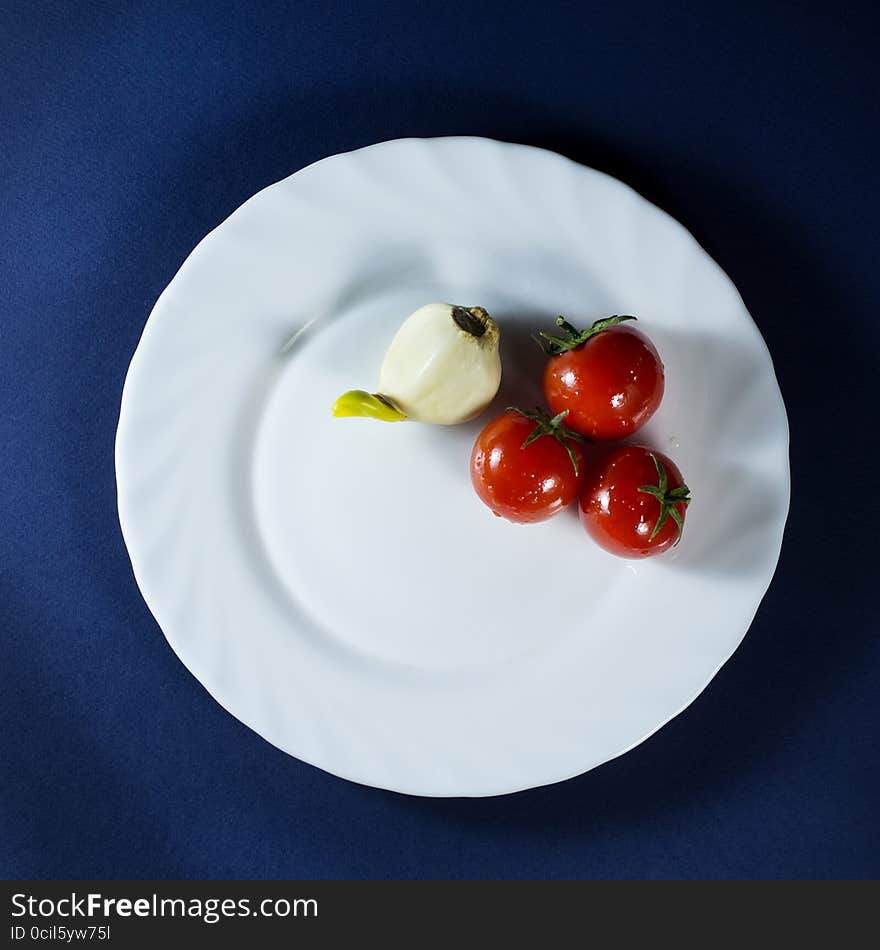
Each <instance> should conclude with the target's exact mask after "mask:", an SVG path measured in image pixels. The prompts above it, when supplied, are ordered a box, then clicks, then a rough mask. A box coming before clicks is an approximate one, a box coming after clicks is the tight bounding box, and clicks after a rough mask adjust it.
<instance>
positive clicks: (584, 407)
mask: <svg viewBox="0 0 880 950" xmlns="http://www.w3.org/2000/svg"><path fill="white" fill-rule="evenodd" d="M622 320H635V317H627V316H624V317H619V316H614V317H609V318H608V319H606V320H597V321H596V322H595V323H594V324H593V325H592V326H591V327H590V328H589V329H588V330H584V331H583V332H582V333H579V332H578V331H577V330H575V329H574V327H572V325H571V324H570V323H568V322H566V321H565V320H564V319H563V318H562V317H560V318H559V319H558V320H557V321H556V323H557V326H559V327H560V328H561V329H562V331H563V333H564V336H560V337H556V336H551V335H550V334H547V333H541V334H539V336H540V337H542V338H543V341H542V345H543V346H544V349H545V350H546V352H547V353H549V354H550V359H549V360H548V362H547V366H546V367H545V369H544V398H545V399H546V400H547V402H548V403H549V404H550V408H551V410H552V411H553V412H555V413H558V412H565V411H567V412H568V415H567V416H566V420H565V423H566V425H568V426H569V427H570V428H572V429H574V430H575V432H580V433H581V435H585V436H587V437H588V438H590V439H596V440H605V439H623V438H626V436H628V435H632V433H633V432H635V431H636V430H637V429H640V428H641V427H642V426H643V425H644V424H645V423H646V422H647V421H648V419H650V418H651V416H652V415H654V413H655V412H656V410H657V407H658V406H659V405H660V400H661V399H662V398H663V387H664V377H663V363H662V362H661V360H660V356H659V354H658V353H657V350H656V349H655V348H654V344H653V343H651V341H650V340H649V339H648V338H647V337H646V336H645V335H644V334H643V333H640V332H639V331H638V330H636V329H635V328H634V327H631V326H626V325H621V321H622Z"/></svg>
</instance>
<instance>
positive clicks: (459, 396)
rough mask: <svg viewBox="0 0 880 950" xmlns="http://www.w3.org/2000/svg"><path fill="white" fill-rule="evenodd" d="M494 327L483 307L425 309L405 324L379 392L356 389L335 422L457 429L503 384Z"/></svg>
mask: <svg viewBox="0 0 880 950" xmlns="http://www.w3.org/2000/svg"><path fill="white" fill-rule="evenodd" d="M499 336H500V334H499V332H498V326H497V324H496V323H495V321H494V320H493V319H492V318H491V317H490V316H489V314H488V313H486V311H485V310H484V309H483V308H482V307H457V306H453V305H452V304H448V303H429V304H427V305H426V306H424V307H419V309H418V310H416V311H415V313H413V314H412V315H411V316H409V317H408V318H407V319H406V321H405V322H404V323H403V325H402V326H401V328H400V329H399V330H398V331H397V335H396V336H395V337H394V339H393V340H392V341H391V345H390V346H389V347H388V351H387V352H386V354H385V359H384V360H383V362H382V369H381V370H380V372H379V391H378V392H376V393H368V392H365V391H364V390H360V389H356V390H351V391H350V392H347V393H344V394H343V395H342V396H340V397H339V399H337V400H336V402H335V403H334V404H333V415H335V416H370V417H372V418H374V419H381V420H383V421H385V422H400V421H402V420H403V419H413V420H415V421H417V422H433V423H435V424H437V425H455V424H456V423H458V422H465V421H466V420H467V419H472V418H473V417H474V416H476V415H478V414H479V413H480V412H482V411H483V410H484V409H485V408H486V406H488V405H489V403H490V402H491V401H492V399H493V398H494V397H495V393H497V392H498V386H499V385H500V383H501V357H500V356H499V353H498V342H499Z"/></svg>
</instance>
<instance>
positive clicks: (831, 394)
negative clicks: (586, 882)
mask: <svg viewBox="0 0 880 950" xmlns="http://www.w3.org/2000/svg"><path fill="white" fill-rule="evenodd" d="M870 7H871V5H869V4H867V3H866V4H865V5H864V6H863V7H862V8H861V9H860V8H859V6H858V5H857V4H827V5H823V4H798V5H796V4H783V3H777V4H766V3H763V2H761V3H759V2H753V0H745V2H739V3H730V4H727V5H725V7H724V8H723V9H719V8H718V5H716V4H710V3H671V4H661V3H656V2H650V0H632V2H620V3H605V2H603V3H574V2H571V3H566V2H559V0H549V2H542V3H535V4H526V3H515V2H510V0H506V2H484V3H471V2H464V0H445V2H443V3H435V2H433V0H421V2H418V3H412V2H388V3H379V2H375V0H357V2H348V3H342V2H337V3H326V4H325V3H313V2H299V3H292V4H289V5H285V4H281V3H259V2H247V3H245V2H239V0H236V2H228V3H227V2H211V3H207V2H194V0H188V2H185V3H183V2H181V3H164V2H150V3H122V2H106V3H95V2H91V3H88V2H83V3H67V2H63V3H62V2H59V3H45V2H39V0H22V2H12V3H11V2H0V64H2V82H0V133H2V139H0V143H2V144H0V676H2V690H0V723H2V726H0V874H2V875H3V876H25V875H27V876H31V875H34V876H45V877H62V876H64V877H67V876H83V877H102V876H106V877H117V876H125V877H127V876H131V877H153V876H156V877H229V876H244V877H251V876H253V877H263V876H266V877H600V876H601V877H829V876H830V877H862V876H868V875H873V876H876V875H877V873H878V872H880V866H878V857H877V855H878V851H880V849H878V844H880V841H878V818H877V803H878V800H880V794H878V793H880V770H878V756H877V729H876V727H877V723H878V714H880V689H878V682H880V638H878V635H877V634H878V622H877V620H878V614H877V608H876V596H875V594H874V589H875V588H876V581H875V578H874V575H875V573H876V568H875V565H874V563H873V560H872V558H873V557H874V556H875V547H874V544H873V541H874V539H875V537H877V534H878V528H880V524H878V489H877V487H876V483H877V476H876V473H875V471H874V470H872V469H871V467H870V466H871V463H872V458H873V461H876V455H877V449H876V438H877V431H876V415H875V412H874V407H875V406H876V397H875V396H874V395H873V393H874V390H873V389H872V388H870V387H871V386H876V385H877V382H878V373H877V368H878V366H877V364H878V359H877V353H878V345H880V320H878V316H877V311H878V304H880V268H878V263H877V256H878V246H877V236H876V232H877V221H878V217H880V206H878V205H880V202H878V187H877V154H878V145H880V136H878V126H877V119H878V112H877V79H878V76H877V69H876V65H875V58H876V39H877V35H878V15H877V14H876V13H872V12H871V10H870ZM451 133H467V134H477V135H488V136H492V137H495V138H500V139H507V140H512V141H520V142H526V143H530V144H534V145H541V146H545V147H548V148H551V149H555V150H558V151H561V152H564V153H565V154H567V155H569V156H571V157H573V158H575V159H577V160H579V161H581V162H583V163H585V164H589V165H593V166H596V167H598V168H601V169H603V170H606V171H609V172H611V173H612V174H614V175H617V176H618V177H620V178H622V179H623V180H624V181H626V182H628V183H630V184H632V185H634V186H635V187H636V188H637V189H638V190H640V191H641V192H642V193H643V194H645V195H646V196H647V197H648V198H650V199H651V200H653V201H655V202H657V203H658V204H659V205H660V206H662V207H663V208H665V209H667V210H668V211H669V212H671V213H672V214H673V215H675V216H676V217H678V218H679V219H680V220H681V221H682V222H683V223H684V224H685V225H686V226H687V227H689V228H690V229H691V230H692V231H693V233H694V234H695V235H696V237H697V238H698V240H699V241H700V242H701V243H702V244H703V245H704V246H705V247H706V248H707V250H708V251H709V252H710V253H711V254H712V255H713V256H714V257H715V258H716V259H717V260H718V261H719V263H720V264H721V265H722V267H724V268H725V269H726V271H727V272H728V273H729V274H730V275H731V277H732V278H733V279H734V281H735V282H736V284H737V286H738V287H739V289H740V291H741V293H742V294H743V296H744V298H745V301H746V304H747V305H748V307H749V310H750V311H751V313H752V314H753V315H754V317H755V319H756V320H757V322H758V324H759V325H760V327H761V329H762V331H763V333H764V336H765V338H766V339H767V341H768V343H769V346H770V349H771V351H772V353H773V356H774V359H775V363H776V368H777V372H778V375H779V379H780V383H781V386H782V390H783V394H784V395H785V398H786V401H787V404H788V410H789V414H790V419H791V431H792V474H793V483H794V490H793V503H792V510H791V517H790V521H789V527H788V531H787V535H786V543H785V547H784V550H783V555H782V561H781V565H780V568H779V572H778V574H777V577H776V580H775V582H774V584H773V586H772V588H771V590H770V592H769V594H768V596H767V598H766V600H765V602H764V604H763V606H762V607H761V609H760V611H759V613H758V616H757V619H756V621H755V623H754V625H753V627H752V630H751V633H750V634H749V635H748V637H747V638H746V640H745V642H744V643H743V645H742V647H741V648H740V649H739V650H738V651H737V653H736V655H735V656H734V658H733V659H732V660H731V662H730V663H728V664H727V666H725V667H724V669H723V670H722V671H721V673H720V674H719V675H718V677H717V678H716V679H715V681H714V682H713V683H712V685H711V686H710V688H709V689H708V690H707V691H706V692H705V693H704V694H703V695H702V696H701V697H700V698H699V699H698V700H697V701H696V702H695V703H694V704H693V706H691V707H690V708H689V709H688V710H687V711H686V713H685V714H684V715H682V716H680V717H678V718H677V719H675V720H674V721H673V722H672V723H670V724H669V725H667V726H666V727H665V728H664V729H663V730H661V732H660V733H659V734H657V735H656V736H655V737H653V738H652V739H650V740H649V741H648V742H646V743H645V744H644V745H642V746H640V747H639V748H637V749H635V750H634V751H633V752H630V753H629V754H628V755H626V756H624V757H622V758H620V759H618V760H616V761H614V762H611V763H608V764H607V765H605V766H603V767H601V768H599V769H597V770H595V771H593V772H591V773H589V774H586V775H583V776H581V777H580V778H577V779H574V780H572V781H569V782H566V783H563V784H561V785H558V786H554V787H549V788H543V789H538V790H534V791H530V792H525V793H521V794H518V795H514V796H510V797H506V798H500V799H493V800H476V801H468V800H446V801H444V800H421V799H416V798H407V797H405V796H400V795H395V794H389V793H386V792H382V791H377V790H375V789H370V788H363V787H359V786H357V785H353V784H350V783H347V782H344V781H341V780H339V779H336V778H333V777H331V776H329V775H326V774H324V773H323V772H321V771H319V770H317V769H315V768H312V767H310V766H308V765H304V764H302V763H300V762H298V761H296V760H295V759H292V758H289V757H288V756H286V755H284V754H283V753H281V752H279V751H277V750H276V749H274V748H272V747H271V746H269V745H268V744H267V743H266V742H264V741H263V740H262V739H260V738H259V737H258V736H256V735H255V734H253V733H252V732H250V731H249V730H248V729H247V728H245V727H244V726H243V725H241V724H240V723H238V722H237V721H236V720H235V719H233V717H232V716H230V715H228V714H227V713H225V712H224V711H223V710H222V709H221V708H220V707H219V706H217V705H216V704H215V703H214V701H213V700H212V699H211V698H210V697H209V696H208V695H207V693H206V692H205V691H204V690H203V689H202V687H201V686H200V685H199V684H198V682H197V681H196V680H195V679H194V678H193V677H192V676H191V675H190V674H189V673H188V672H187V671H186V670H185V669H184V667H183V665H182V664H181V663H180V662H179V661H178V660H177V659H176V658H175V656H174V654H173V653H172V652H171V650H170V648H169V647H168V646H167V644H166V643H165V640H164V638H163V637H162V635H161V633H160V631H159V629H158V627H157V626H156V624H155V622H154V621H153V619H152V617H151V615H150V613H149V611H148V610H147V608H146V606H145V605H144V603H143V601H142V600H141V598H140V595H139V593H138V591H137V588H136V587H135V584H134V580H133V578H132V574H131V570H130V566H129V562H128V559H127V556H126V552H125V548H124V546H123V543H122V539H121V537H120V533H119V529H118V524H117V518H116V501H115V484H114V472H113V439H114V432H115V426H116V419H117V412H118V405H119V398H120V392H121V387H122V382H123V379H124V376H125V372H126V369H127V366H128V361H129V359H130V357H131V354H132V352H133V350H134V347H135V345H136V343H137V340H138V337H139V335H140V332H141V329H142V327H143V324H144V321H145V320H146V317H147V315H148V313H149V311H150V308H151V306H152V304H153V302H154V301H155V299H156V297H157V296H158V294H159V293H160V292H161V290H162V289H163V288H164V286H165V285H166V284H167V283H168V281H169V280H170V279H171V277H172V276H173V275H174V273H175V271H176V269H177V267H178V266H179V264H180V263H181V261H182V260H183V258H184V257H185V256H186V254H187V253H188V252H189V251H190V250H191V248H192V247H193V246H194V245H195V244H196V242H197V241H198V240H199V239H200V238H201V237H202V236H203V235H204V234H205V233H206V232H207V231H209V230H210V229H211V228H213V227H214V226H215V225H217V224H218V223H219V222H220V221H222V220H223V219H224V218H225V217H226V216H227V215H228V214H229V213H230V212H231V211H233V210H234V209H235V208H236V207H237V206H238V205H239V204H240V203H241V202H242V201H244V200H245V199H246V198H247V197H248V196H249V195H251V194H252V193H253V192H255V191H257V190H258V189H260V188H262V187H263V186H265V185H267V184H269V183H271V182H274V181H276V180H277V179H280V178H282V177H284V176H286V175H288V174H290V173H291V172H293V171H295V170H296V169H298V168H300V167H302V166H303V165H305V164H307V163H309V162H311V161H313V160H315V159H318V158H321V157H322V156H325V155H329V154H331V153H334V152H339V151H342V150H347V149H352V148H356V147H358V146H361V145H366V144H369V143H372V142H376V141H379V140H382V139H390V138H396V137H400V136H407V135H416V136H431V135H441V134H451ZM869 376H870V378H869ZM869 442H873V443H874V444H873V445H872V446H871V447H870V448H866V444H867V443H869ZM682 610H683V611H684V610H687V604H682Z"/></svg>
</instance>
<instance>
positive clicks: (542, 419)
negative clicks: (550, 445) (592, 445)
mask: <svg viewBox="0 0 880 950" xmlns="http://www.w3.org/2000/svg"><path fill="white" fill-rule="evenodd" d="M507 411H508V412H518V413H519V414H520V415H521V416H525V417H526V419H531V420H532V422H534V423H535V428H534V429H533V430H532V433H531V435H530V436H529V437H528V438H527V439H526V440H525V442H523V444H522V446H521V447H522V448H526V446H529V445H531V444H532V442H534V441H536V440H537V439H540V438H541V436H544V435H549V436H550V437H551V438H554V439H556V441H557V442H558V443H559V444H560V445H561V446H562V447H563V448H564V449H565V451H566V452H567V453H568V457H569V458H570V459H571V464H572V467H573V468H574V473H575V475H580V466H579V465H578V460H577V455H576V453H575V451H574V449H573V448H572V447H571V443H572V442H586V441H587V440H586V439H585V438H584V437H583V436H582V435H580V434H579V433H577V432H574V431H572V430H571V429H569V428H568V426H565V425H563V424H562V420H563V419H564V418H565V417H566V416H567V415H568V409H565V410H563V411H562V412H560V413H558V414H557V415H555V416H551V415H549V413H546V412H544V410H543V409H541V408H538V407H536V408H535V411H534V412H528V411H527V410H525V409H520V408H518V407H517V406H508V407H507Z"/></svg>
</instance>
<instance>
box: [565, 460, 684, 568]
mask: <svg viewBox="0 0 880 950" xmlns="http://www.w3.org/2000/svg"><path fill="white" fill-rule="evenodd" d="M690 500H691V498H690V492H689V491H688V487H687V485H685V483H684V480H683V479H682V477H681V472H680V471H679V470H678V468H677V467H676V465H675V463H674V462H673V461H672V460H671V459H669V458H667V457H666V456H665V455H663V454H662V453H660V452H654V451H652V450H651V449H646V448H643V447H642V446H639V445H624V446H621V447H620V448H617V449H614V450H612V451H611V452H609V453H608V454H607V455H605V456H604V457H603V458H602V459H600V460H598V461H597V462H596V463H595V465H591V468H590V471H589V473H588V474H587V476H586V478H585V479H584V487H583V490H582V491H581V501H580V515H581V523H582V524H583V526H584V527H585V528H586V529H587V533H588V534H589V535H590V537H592V538H593V540H594V541H596V543H597V544H599V545H601V547H603V548H605V550H606V551H610V552H611V553H612V554H616V555H618V556H619V557H629V558H641V557H650V556H651V555H652V554H659V553H660V552H661V551H665V550H667V549H668V548H671V547H672V546H673V545H675V544H677V543H678V541H679V539H680V538H681V532H682V529H683V527H684V516H685V511H686V510H687V506H688V504H689V503H690Z"/></svg>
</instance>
